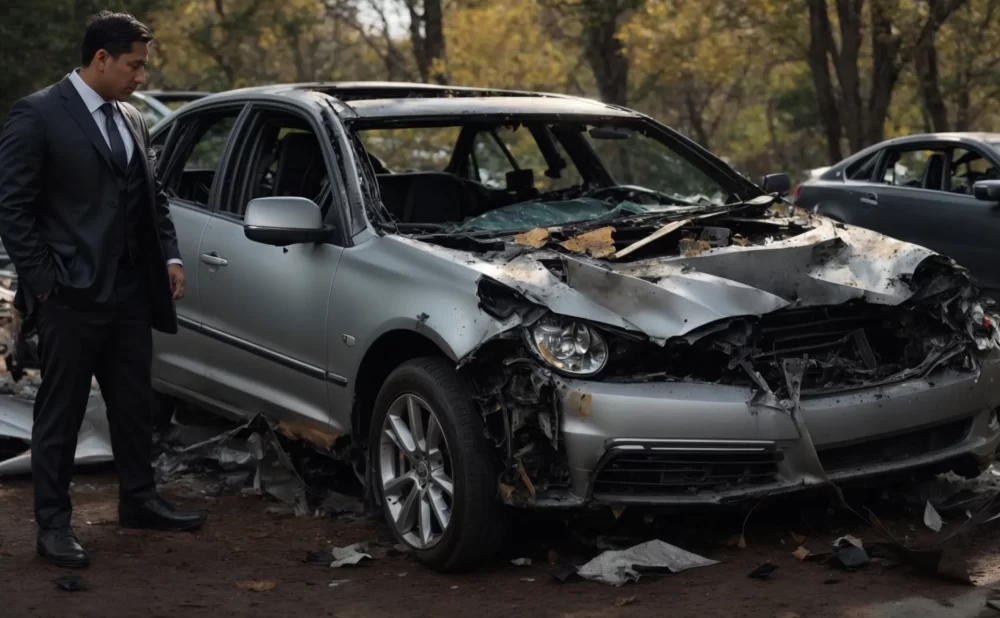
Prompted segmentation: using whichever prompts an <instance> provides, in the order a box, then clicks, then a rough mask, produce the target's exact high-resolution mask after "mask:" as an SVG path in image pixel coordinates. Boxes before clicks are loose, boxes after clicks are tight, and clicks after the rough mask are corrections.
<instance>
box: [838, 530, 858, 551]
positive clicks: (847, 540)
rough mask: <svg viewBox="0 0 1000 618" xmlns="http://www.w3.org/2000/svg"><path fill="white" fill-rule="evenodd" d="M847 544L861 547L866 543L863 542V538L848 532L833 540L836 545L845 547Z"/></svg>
mask: <svg viewBox="0 0 1000 618" xmlns="http://www.w3.org/2000/svg"><path fill="white" fill-rule="evenodd" d="M846 545H853V546H855V547H857V548H859V549H864V548H865V546H864V544H863V543H862V542H861V539H859V538H857V537H854V536H851V535H850V534H846V535H844V536H842V537H840V538H839V539H837V540H836V541H834V542H833V546H834V547H844V546H846Z"/></svg>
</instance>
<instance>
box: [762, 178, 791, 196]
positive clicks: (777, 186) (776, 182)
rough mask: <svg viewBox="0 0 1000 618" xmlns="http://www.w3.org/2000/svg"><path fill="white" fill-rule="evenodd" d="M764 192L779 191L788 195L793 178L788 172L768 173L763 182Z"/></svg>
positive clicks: (779, 193) (778, 192)
mask: <svg viewBox="0 0 1000 618" xmlns="http://www.w3.org/2000/svg"><path fill="white" fill-rule="evenodd" d="M761 186H762V187H763V189H764V193H777V194H778V195H788V192H789V191H790V190H791V188H792V179H791V177H789V176H788V174H768V175H767V176H764V182H763V183H761Z"/></svg>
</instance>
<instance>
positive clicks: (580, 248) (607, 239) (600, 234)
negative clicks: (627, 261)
mask: <svg viewBox="0 0 1000 618" xmlns="http://www.w3.org/2000/svg"><path fill="white" fill-rule="evenodd" d="M614 231H615V228H613V227H610V226H609V227H602V228H598V229H596V230H593V231H590V232H587V233H585V234H580V235H579V236H574V237H573V238H570V239H569V240H567V241H566V242H564V243H561V244H562V247H563V248H564V249H566V250H567V251H572V252H573V253H588V254H590V257H593V258H603V257H608V256H609V255H611V254H613V253H614V252H615V240H614V238H612V236H611V235H612V233H613V232H614Z"/></svg>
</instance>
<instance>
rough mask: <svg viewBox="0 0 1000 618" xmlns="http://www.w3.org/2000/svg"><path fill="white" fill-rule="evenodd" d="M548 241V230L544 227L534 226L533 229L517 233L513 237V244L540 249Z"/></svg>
mask: <svg viewBox="0 0 1000 618" xmlns="http://www.w3.org/2000/svg"><path fill="white" fill-rule="evenodd" d="M548 241H549V231H548V230H547V229H545V228H544V227H536V228H535V229H533V230H528V231H527V232H524V233H522V234H517V235H516V236H514V239H513V243H514V244H515V245H522V246H525V247H531V248H532V249H541V248H542V247H544V246H545V243H547V242H548Z"/></svg>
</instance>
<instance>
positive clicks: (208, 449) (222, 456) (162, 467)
mask: <svg viewBox="0 0 1000 618" xmlns="http://www.w3.org/2000/svg"><path fill="white" fill-rule="evenodd" d="M276 428H277V425H274V426H272V425H271V424H270V423H269V422H268V421H267V420H265V418H264V417H263V416H262V415H260V414H257V415H255V416H253V417H252V418H250V419H249V420H248V421H246V422H245V423H243V424H242V425H239V426H237V427H235V428H232V429H229V430H228V431H224V432H222V433H216V435H213V436H211V437H209V438H204V435H205V434H206V433H208V431H206V428H198V430H196V431H192V430H190V428H189V429H188V430H186V431H185V430H182V429H177V430H176V431H174V432H173V433H171V434H170V435H167V436H165V437H164V438H163V439H162V440H161V443H160V444H159V446H160V447H161V448H162V451H163V452H161V453H160V455H159V456H158V457H157V458H156V460H155V461H154V462H153V466H154V469H155V471H156V475H157V481H158V482H160V483H164V482H168V481H170V480H173V479H177V478H181V477H182V476H183V475H185V474H189V473H191V472H204V471H206V470H211V471H219V472H220V473H221V474H223V475H230V474H237V475H239V476H237V477H236V478H239V479H244V480H250V479H252V482H251V483H250V486H248V487H244V488H243V492H244V493H247V494H251V495H263V494H265V493H267V494H268V495H270V496H272V497H274V498H277V499H278V500H280V501H281V502H284V503H285V504H287V505H290V506H291V507H292V512H293V513H294V514H295V516H297V517H302V516H305V515H308V514H310V513H311V512H312V509H311V508H310V507H309V504H308V501H307V494H308V493H309V491H308V488H307V487H306V483H305V481H304V480H303V479H302V477H301V476H299V473H298V472H297V470H296V468H295V464H294V463H293V462H292V459H291V457H290V456H289V455H288V453H287V452H286V451H285V449H284V447H283V446H282V445H281V441H280V439H279V438H278V435H277V433H276ZM247 434H249V435H247ZM185 435H186V436H188V437H196V438H203V439H202V440H200V441H198V442H195V443H193V444H188V443H187V441H186V440H185V439H184V436H185ZM245 435H247V437H245V438H243V437H242V436H245ZM251 475H252V476H251ZM321 510H322V509H321Z"/></svg>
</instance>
